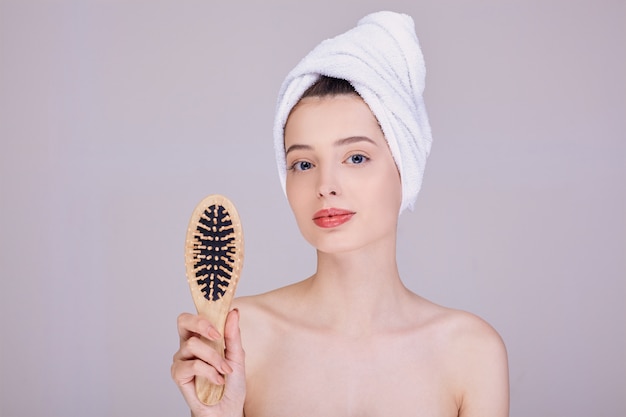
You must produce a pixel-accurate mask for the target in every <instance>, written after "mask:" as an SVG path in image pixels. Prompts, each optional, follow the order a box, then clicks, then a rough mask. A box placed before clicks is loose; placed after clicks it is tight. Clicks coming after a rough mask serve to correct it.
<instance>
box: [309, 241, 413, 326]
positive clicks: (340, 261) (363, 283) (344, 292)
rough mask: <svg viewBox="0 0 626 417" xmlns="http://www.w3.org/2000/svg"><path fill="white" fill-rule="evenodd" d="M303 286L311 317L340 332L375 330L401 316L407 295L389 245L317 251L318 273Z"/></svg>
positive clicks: (393, 252)
mask: <svg viewBox="0 0 626 417" xmlns="http://www.w3.org/2000/svg"><path fill="white" fill-rule="evenodd" d="M303 284H304V285H305V287H304V291H305V300H307V302H306V305H308V306H309V307H311V313H312V314H314V316H315V319H316V320H319V322H320V325H322V326H324V327H328V328H329V329H335V330H338V331H341V332H342V333H343V334H353V335H363V334H370V333H372V332H376V331H379V330H380V329H381V328H383V327H385V326H387V325H389V324H390V321H396V320H398V319H399V318H401V317H402V316H403V314H401V313H402V311H403V310H404V306H405V305H406V302H407V301H408V300H409V298H410V297H411V295H412V294H411V293H410V292H409V291H408V290H407V289H406V287H405V286H404V284H402V281H401V280H400V276H399V273H398V267H397V264H396V259H395V246H394V245H381V247H379V248H364V249H359V250H355V251H351V252H347V253H340V254H327V253H321V252H320V253H318V262H317V272H316V273H315V275H313V276H312V277H311V278H310V279H308V280H307V281H305V282H304V283H303Z"/></svg>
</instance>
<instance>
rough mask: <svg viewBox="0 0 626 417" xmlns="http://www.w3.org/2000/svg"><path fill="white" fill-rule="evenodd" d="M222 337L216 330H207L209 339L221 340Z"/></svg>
mask: <svg viewBox="0 0 626 417" xmlns="http://www.w3.org/2000/svg"><path fill="white" fill-rule="evenodd" d="M221 338H222V335H221V334H220V332H218V331H217V330H215V329H214V328H213V327H210V328H209V339H214V340H217V339H221Z"/></svg>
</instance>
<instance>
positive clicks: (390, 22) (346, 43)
mask: <svg viewBox="0 0 626 417" xmlns="http://www.w3.org/2000/svg"><path fill="white" fill-rule="evenodd" d="M320 75H325V76H328V77H334V78H340V79H344V80H347V81H349V82H350V83H351V84H352V86H353V87H354V88H355V90H356V91H357V92H358V93H359V95H360V96H361V97H362V98H363V100H364V101H365V102H366V103H367V104H368V105H369V107H370V109H371V110H372V112H373V113H374V115H375V116H376V118H377V119H378V122H379V123H380V125H381V128H382V131H383V133H384V135H385V138H386V139H387V142H388V144H389V148H390V149H391V153H392V155H393V158H394V160H395V162H396V165H397V166H398V170H399V172H400V178H401V181H402V206H401V208H400V212H402V211H403V210H404V209H405V208H410V209H413V205H414V203H415V199H416V198H417V194H418V192H419V190H420V187H421V184H422V177H423V175H424V167H425V165H426V159H427V157H428V154H429V153H430V146H431V142H432V136H431V131H430V124H429V123H428V116H427V114H426V109H425V107H424V101H423V98H422V94H423V92H424V81H425V75H426V68H425V66H424V57H423V55H422V51H421V49H420V46H419V41H418V39H417V36H416V34H415V26H414V23H413V19H412V18H411V17H410V16H407V15H405V14H399V13H394V12H387V11H384V12H377V13H372V14H370V15H367V16H365V17H364V18H363V19H361V20H360V21H359V22H358V24H357V26H356V27H355V28H353V29H351V30H349V31H347V32H345V33H343V34H341V35H339V36H336V37H334V38H332V39H327V40H325V41H323V42H322V43H320V44H319V45H318V46H317V47H315V49H313V50H312V51H311V52H310V53H309V54H308V55H307V56H306V57H304V59H302V61H300V63H299V64H298V65H297V66H296V67H295V68H294V69H293V70H292V71H291V72H290V73H289V74H288V75H287V78H286V79H285V81H284V82H283V84H282V86H281V89H280V93H279V96H278V105H277V110H276V117H275V119H274V147H275V151H276V161H277V163H278V174H279V176H280V180H281V182H282V185H283V190H285V189H286V185H285V181H286V162H285V147H284V127H285V123H286V122H287V117H289V113H290V112H291V109H292V108H293V107H294V106H295V105H296V104H297V103H298V101H299V100H300V97H301V96H302V94H303V93H304V92H305V91H306V90H307V89H308V88H309V87H310V86H311V85H313V84H314V83H315V81H317V79H318V78H319V77H320Z"/></svg>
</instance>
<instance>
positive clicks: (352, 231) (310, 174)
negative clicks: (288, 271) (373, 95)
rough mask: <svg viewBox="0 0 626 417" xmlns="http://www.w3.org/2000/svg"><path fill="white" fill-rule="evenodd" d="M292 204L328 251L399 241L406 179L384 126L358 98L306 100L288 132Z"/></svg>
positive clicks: (304, 227) (309, 236) (311, 236)
mask: <svg viewBox="0 0 626 417" xmlns="http://www.w3.org/2000/svg"><path fill="white" fill-rule="evenodd" d="M285 151H286V159H287V161H286V162H287V198H288V200H289V204H290V205H291V208H292V210H293V212H294V214H295V217H296V221H297V223H298V226H299V228H300V231H301V232H302V234H303V236H304V238H305V239H306V240H307V241H308V242H309V243H311V244H312V245H313V246H314V247H316V248H317V249H318V250H320V251H322V252H341V251H348V250H354V249H358V248H361V247H364V246H367V245H371V244H381V243H382V244H386V243H388V242H390V241H391V240H393V241H394V242H395V236H396V227H397V220H398V213H399V210H400V204H401V201H402V187H401V183H400V175H399V173H398V170H397V168H396V165H395V163H394V161H393V158H392V156H391V152H390V151H389V148H388V146H387V142H386V141H385V138H384V136H383V132H382V130H381V129H380V127H379V125H378V122H377V120H376V118H375V117H374V115H373V114H372V112H371V110H370V109H369V107H368V106H367V104H365V102H364V101H363V100H362V99H361V98H360V97H359V96H357V95H339V96H330V97H308V98H305V99H303V100H301V101H300V103H299V104H298V105H297V106H296V107H294V109H293V110H292V112H291V115H290V116H289V119H288V120H287V124H286V126H285Z"/></svg>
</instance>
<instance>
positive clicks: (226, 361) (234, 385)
mask: <svg viewBox="0 0 626 417" xmlns="http://www.w3.org/2000/svg"><path fill="white" fill-rule="evenodd" d="M178 334H179V336H180V348H179V349H178V352H176V354H174V362H173V363H172V379H173V380H174V382H175V383H176V385H178V388H179V389H180V391H181V393H182V394H183V397H184V398H185V401H186V402H187V404H188V405H189V408H190V409H191V413H192V415H193V416H196V417H201V416H206V417H209V416H214V417H218V416H219V417H231V416H232V417H241V416H242V415H243V403H244V399H245V397H246V377H245V354H244V351H243V348H242V346H241V334H240V332H239V311H238V310H236V309H235V310H232V311H231V312H230V313H228V317H227V318H226V325H225V327H224V342H225V345H226V351H225V358H222V356H221V355H220V353H219V352H216V351H215V350H214V349H213V348H211V347H210V346H209V345H208V344H207V343H205V342H203V340H202V337H204V338H207V339H210V340H218V339H219V338H220V337H222V336H221V335H220V334H219V332H218V331H217V330H216V329H215V328H214V327H213V326H212V325H211V324H210V323H209V321H208V320H206V319H205V318H203V317H201V316H198V315H193V314H189V313H183V314H181V315H180V316H178ZM201 336H202V337H201ZM224 375H227V377H226V378H224ZM196 376H202V377H204V378H207V379H208V380H209V381H210V382H212V383H214V384H219V385H224V384H225V387H224V396H223V397H222V399H221V400H220V401H219V402H218V403H217V404H215V405H212V406H208V405H205V404H203V403H202V402H201V401H200V400H199V399H198V396H197V395H196V385H195V377H196Z"/></svg>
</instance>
